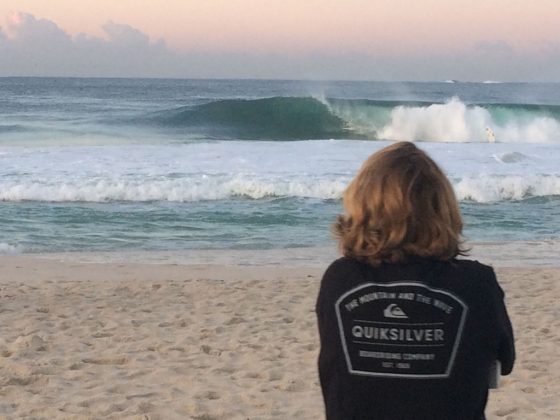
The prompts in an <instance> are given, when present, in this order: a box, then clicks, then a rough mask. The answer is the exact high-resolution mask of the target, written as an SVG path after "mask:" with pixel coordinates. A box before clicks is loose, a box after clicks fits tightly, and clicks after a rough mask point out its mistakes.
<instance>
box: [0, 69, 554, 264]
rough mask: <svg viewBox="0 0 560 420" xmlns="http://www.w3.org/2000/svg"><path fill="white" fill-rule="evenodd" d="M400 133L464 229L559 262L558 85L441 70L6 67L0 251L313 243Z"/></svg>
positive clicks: (101, 251) (302, 247) (0, 136)
mask: <svg viewBox="0 0 560 420" xmlns="http://www.w3.org/2000/svg"><path fill="white" fill-rule="evenodd" d="M488 129H489V130H490V131H491V132H489V130H488ZM396 140H410V141H415V142H417V144H418V145H419V147H420V148H422V149H424V150H426V151H427V152H428V153H429V154H430V155H431V156H432V157H433V158H434V159H435V160H436V161H437V162H438V163H439V164H440V165H441V166H442V168H443V169H444V170H445V172H446V173H447V175H448V176H449V178H450V179H451V181H452V184H453V186H454V188H455V192H456V194H457V198H458V199H459V200H460V204H461V209H462V212H463V216H464V219H465V231H464V235H465V238H466V240H467V243H468V244H482V245H484V244H487V245H488V246H489V247H490V248H487V249H495V248H496V247H498V248H499V247H500V246H502V245H503V246H506V245H507V251H506V253H508V254H510V255H514V254H515V255H520V256H523V258H525V259H529V260H534V261H538V263H539V264H541V263H542V264H548V263H558V261H559V260H558V257H557V255H558V253H557V251H558V250H559V249H560V248H559V247H558V242H559V236H560V163H559V162H560V84H509V83H460V82H451V81H450V82H441V83H383V82H312V81H265V80H164V79H161V80H159V79H81V78H0V254H28V253H30V254H41V255H49V254H52V255H54V254H56V255H60V254H64V253H86V254H87V253H90V254H92V255H93V254H97V255H121V256H122V255H132V254H135V255H136V254H137V255H144V256H146V255H156V254H158V253H160V254H166V253H167V255H182V254H189V253H190V254H193V253H196V252H205V254H204V255H217V254H219V253H218V252H217V250H230V251H232V252H234V253H235V252H237V253H238V254H232V255H241V257H239V258H246V259H247V261H249V262H250V261H253V262H255V261H258V260H259V258H261V257H262V255H265V254H263V253H266V252H269V253H274V252H276V251H278V252H285V253H287V254H285V255H290V256H292V257H295V258H297V256H298V255H305V256H309V258H312V255H313V254H314V251H313V250H315V249H332V248H333V247H334V246H335V245H334V240H333V238H332V236H331V234H330V226H331V224H332V222H333V221H334V219H335V217H336V215H337V214H339V213H340V212H341V211H342V206H341V195H342V192H343V191H344V188H345V186H346V185H347V184H348V182H349V181H350V180H351V179H352V177H353V176H354V175H355V173H356V171H357V170H358V168H359V167H360V165H361V163H362V162H363V161H364V160H365V159H366V158H367V157H368V156H369V155H370V154H371V153H373V152H375V151H376V150H379V149H380V148H382V147H384V146H386V145H387V144H390V143H391V142H393V141H396ZM489 140H490V141H489ZM512 244H513V245H512ZM545 248H546V249H545ZM193 255H194V254H193ZM259 255H260V256H261V257H259Z"/></svg>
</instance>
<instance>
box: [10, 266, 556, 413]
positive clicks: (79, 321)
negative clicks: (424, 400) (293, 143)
mask: <svg viewBox="0 0 560 420" xmlns="http://www.w3.org/2000/svg"><path fill="white" fill-rule="evenodd" d="M0 264H2V267H3V269H2V270H1V272H0V302H1V305H0V419H15V418H22V417H33V418H37V419H53V418H56V419H58V418H61V419H67V418H74V419H97V418H112V419H123V418H124V419H146V418H149V419H152V420H154V419H183V418H193V419H207V420H209V419H213V420H225V419H246V418H250V419H252V420H254V419H277V420H281V419H285V418H297V419H303V420H305V419H322V418H324V417H323V416H324V415H323V402H322V397H321V393H320V388H319V384H318V377H317V370H316V361H317V352H318V349H319V344H318V337H317V332H316V321H315V314H314V304H315V298H316V295H317V291H318V287H319V282H320V279H321V276H322V274H323V271H324V268H325V267H318V266H315V267H302V266H292V267H284V266H272V265H260V266H256V265H253V266H249V265H245V266H242V265H219V264H190V265H180V264H175V263H166V264H140V263H130V262H113V263H107V262H105V263H91V262H79V261H71V260H67V261H62V260H59V259H58V260H57V259H54V258H34V257H28V256H19V257H18V256H14V257H5V256H4V257H0ZM496 272H497V275H498V279H499V281H500V284H501V285H502V287H503V288H504V290H505V292H506V298H507V303H508V310H509V313H510V316H511V319H512V322H513V324H514V330H515V335H516V345H517V354H518V360H517V362H516V366H515V368H514V372H513V374H512V375H510V376H507V377H503V378H502V380H501V387H500V388H499V389H497V390H491V391H490V396H489V404H488V407H487V410H486V413H487V417H488V419H489V420H497V419H502V418H507V419H510V420H515V419H533V418H534V419H543V418H559V417H560V401H559V400H558V398H557V395H558V394H560V383H559V382H558V381H557V378H558V376H560V363H559V362H558V360H557V357H556V354H557V348H558V346H559V345H560V328H558V327H559V326H560V314H559V312H558V310H557V302H558V300H559V299H560V268H559V267H515V268H503V267H499V268H497V269H496Z"/></svg>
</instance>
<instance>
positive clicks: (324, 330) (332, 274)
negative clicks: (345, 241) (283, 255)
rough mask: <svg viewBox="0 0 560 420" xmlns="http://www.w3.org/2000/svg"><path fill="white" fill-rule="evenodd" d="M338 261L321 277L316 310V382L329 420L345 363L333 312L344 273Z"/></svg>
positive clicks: (334, 405)
mask: <svg viewBox="0 0 560 420" xmlns="http://www.w3.org/2000/svg"><path fill="white" fill-rule="evenodd" d="M341 260H342V259H341ZM341 260H337V261H335V262H334V263H333V264H331V265H330V267H329V268H328V269H327V271H326V272H325V274H324V275H323V278H322V280H321V286H320V289H319V295H318V297H317V303H316V307H315V311H316V314H317V325H318V328H319V338H320V346H321V347H320V351H319V360H318V368H319V379H320V383H321V390H322V392H323V399H324V402H325V408H326V417H327V418H331V416H332V415H333V413H334V412H336V411H337V410H338V407H339V405H340V404H339V403H340V402H339V401H338V400H339V398H340V393H339V392H338V391H337V389H338V386H339V384H338V380H337V376H338V375H339V373H338V372H339V371H340V363H343V362H344V360H343V359H344V358H343V356H342V349H341V344H340V336H339V332H338V323H337V319H336V313H335V310H334V305H335V302H336V300H337V296H338V295H339V294H340V293H341V290H342V289H343V287H344V280H345V278H346V274H347V272H346V271H347V270H346V269H345V264H344V263H343V262H342V261H341Z"/></svg>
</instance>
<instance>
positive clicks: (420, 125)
mask: <svg viewBox="0 0 560 420" xmlns="http://www.w3.org/2000/svg"><path fill="white" fill-rule="evenodd" d="M487 127H490V128H491V129H492V130H493V132H494V135H495V138H496V141H497V142H503V143H510V142H522V143H551V142H558V141H560V123H559V122H558V121H557V120H556V119H554V118H552V117H548V116H533V117H530V118H519V119H511V120H508V121H507V122H498V121H495V120H494V119H493V117H492V115H491V113H490V111H488V109H486V108H483V107H481V106H467V105H466V104H465V103H464V102H462V101H461V100H459V98H452V99H450V100H449V101H447V102H446V103H444V104H432V105H429V106H398V107H395V108H394V109H393V111H392V112H391V117H390V121H389V122H388V123H387V124H386V125H385V126H384V127H382V128H381V129H379V131H378V136H379V137H380V138H382V139H387V140H408V141H437V142H487V141H488V140H487V134H486V128H487Z"/></svg>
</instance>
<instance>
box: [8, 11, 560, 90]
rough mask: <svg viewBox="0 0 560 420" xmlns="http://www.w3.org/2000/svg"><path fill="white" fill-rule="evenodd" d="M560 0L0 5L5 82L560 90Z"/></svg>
mask: <svg viewBox="0 0 560 420" xmlns="http://www.w3.org/2000/svg"><path fill="white" fill-rule="evenodd" d="M559 22H560V1H558V0H421V1H419V0H165V1H159V0H118V1H117V0H79V1H76V0H48V1H47V0H1V1H0V76H101V77H185V78H188V77H194V78H281V79H318V80H325V79H329V80H388V81H393V80H394V81H397V80H398V81H437V80H449V79H457V80H465V81H486V80H496V81H537V82H547V81H552V82H559V81H560V24H559Z"/></svg>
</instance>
